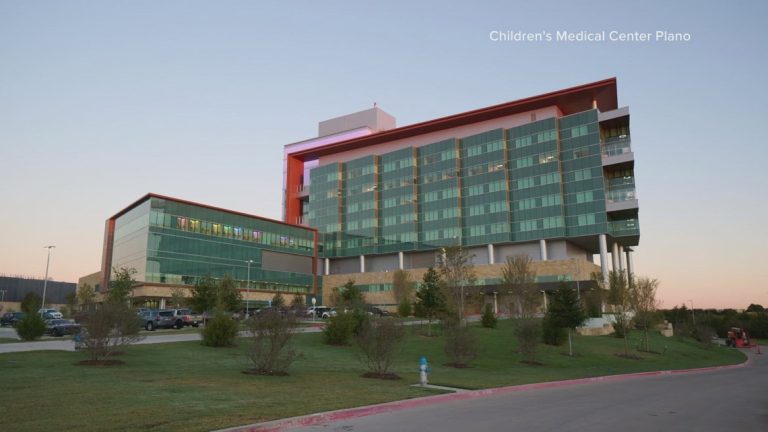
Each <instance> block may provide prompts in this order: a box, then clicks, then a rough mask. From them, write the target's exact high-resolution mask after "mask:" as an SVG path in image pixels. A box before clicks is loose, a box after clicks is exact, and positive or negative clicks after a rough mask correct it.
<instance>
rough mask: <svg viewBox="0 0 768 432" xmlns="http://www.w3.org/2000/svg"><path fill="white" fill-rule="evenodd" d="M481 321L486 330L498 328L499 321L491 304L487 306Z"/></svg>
mask: <svg viewBox="0 0 768 432" xmlns="http://www.w3.org/2000/svg"><path fill="white" fill-rule="evenodd" d="M480 321H481V323H482V324H483V327H485V328H496V325H497V324H498V321H499V320H498V318H496V314H494V313H493V306H492V305H491V304H490V303H488V304H486V305H485V307H484V308H483V315H482V317H481V318H480Z"/></svg>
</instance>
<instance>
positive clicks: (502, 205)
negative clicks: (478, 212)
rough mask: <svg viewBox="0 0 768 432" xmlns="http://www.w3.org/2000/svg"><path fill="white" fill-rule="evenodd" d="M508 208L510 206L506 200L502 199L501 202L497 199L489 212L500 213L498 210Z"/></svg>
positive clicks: (501, 210)
mask: <svg viewBox="0 0 768 432" xmlns="http://www.w3.org/2000/svg"><path fill="white" fill-rule="evenodd" d="M508 208H509V207H507V202H506V201H501V202H498V201H497V202H492V203H491V204H490V206H489V210H488V212H489V213H498V212H503V211H507V210H508Z"/></svg>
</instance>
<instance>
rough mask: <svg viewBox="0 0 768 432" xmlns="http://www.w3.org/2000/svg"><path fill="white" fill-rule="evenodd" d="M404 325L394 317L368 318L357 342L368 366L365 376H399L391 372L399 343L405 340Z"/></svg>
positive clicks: (358, 335)
mask: <svg viewBox="0 0 768 432" xmlns="http://www.w3.org/2000/svg"><path fill="white" fill-rule="evenodd" d="M404 336H405V331H404V330H403V327H402V326H401V325H400V324H399V323H398V322H397V321H396V320H394V319H392V318H378V319H373V320H366V321H365V323H364V324H363V326H362V328H361V329H360V332H359V333H358V334H357V336H356V337H355V342H356V344H357V346H358V348H360V352H361V355H360V359H361V361H362V363H363V364H364V365H365V366H366V367H367V368H368V373H367V374H365V375H364V376H367V377H371V378H390V379H391V378H398V377H397V376H396V375H394V374H392V373H390V368H391V367H392V362H393V360H394V357H395V354H396V352H397V345H398V344H399V343H400V341H402V340H403V337H404Z"/></svg>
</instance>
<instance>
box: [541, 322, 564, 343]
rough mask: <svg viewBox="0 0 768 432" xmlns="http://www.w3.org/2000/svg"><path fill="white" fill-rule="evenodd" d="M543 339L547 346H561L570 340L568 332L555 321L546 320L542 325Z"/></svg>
mask: <svg viewBox="0 0 768 432" xmlns="http://www.w3.org/2000/svg"><path fill="white" fill-rule="evenodd" d="M541 339H542V341H543V342H544V343H545V344H547V345H554V346H560V345H562V344H563V343H564V342H565V341H566V340H567V339H568V331H567V330H566V329H564V328H562V327H558V326H557V325H555V323H554V321H553V320H551V319H549V318H544V321H543V322H542V323H541Z"/></svg>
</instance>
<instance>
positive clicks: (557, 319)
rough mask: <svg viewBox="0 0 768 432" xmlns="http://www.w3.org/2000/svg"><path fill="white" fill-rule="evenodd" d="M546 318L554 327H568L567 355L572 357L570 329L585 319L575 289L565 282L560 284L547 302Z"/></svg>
mask: <svg viewBox="0 0 768 432" xmlns="http://www.w3.org/2000/svg"><path fill="white" fill-rule="evenodd" d="M547 319H549V320H551V322H552V324H553V325H554V326H556V327H560V328H566V329H568V355H569V356H571V357H573V340H572V337H571V331H572V330H573V329H574V328H576V327H578V326H580V325H581V323H583V322H584V320H585V319H586V316H585V314H584V309H582V307H581V301H579V298H578V295H577V293H576V291H575V290H573V289H571V288H568V287H567V286H566V285H565V284H560V287H559V288H558V289H557V290H556V291H555V292H554V293H553V295H552V300H551V301H550V303H549V308H548V310H547Z"/></svg>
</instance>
